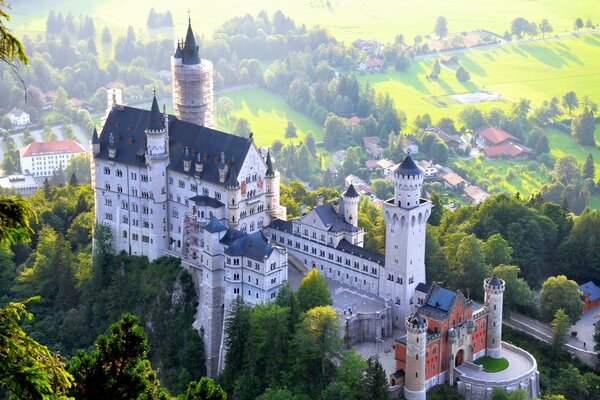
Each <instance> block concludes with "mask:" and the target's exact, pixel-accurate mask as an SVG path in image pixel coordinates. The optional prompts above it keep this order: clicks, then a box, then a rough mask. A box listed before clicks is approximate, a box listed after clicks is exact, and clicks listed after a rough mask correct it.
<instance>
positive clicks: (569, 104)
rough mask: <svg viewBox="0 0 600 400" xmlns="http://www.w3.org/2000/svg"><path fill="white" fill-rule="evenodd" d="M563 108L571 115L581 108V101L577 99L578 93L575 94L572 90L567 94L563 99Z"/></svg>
mask: <svg viewBox="0 0 600 400" xmlns="http://www.w3.org/2000/svg"><path fill="white" fill-rule="evenodd" d="M562 106H563V108H565V109H566V110H567V111H568V112H569V113H571V111H573V109H575V108H577V107H579V99H578V98H577V93H575V92H574V91H572V90H571V91H569V92H567V93H565V94H564V95H563V97H562Z"/></svg>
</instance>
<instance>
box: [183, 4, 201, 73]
mask: <svg viewBox="0 0 600 400" xmlns="http://www.w3.org/2000/svg"><path fill="white" fill-rule="evenodd" d="M188 13H189V11H188ZM181 62H182V63H183V64H192V65H193V64H200V54H199V53H198V45H196V37H195V36H194V31H192V18H191V17H190V16H189V14H188V28H187V34H186V35H185V43H184V44H183V60H182V61H181Z"/></svg>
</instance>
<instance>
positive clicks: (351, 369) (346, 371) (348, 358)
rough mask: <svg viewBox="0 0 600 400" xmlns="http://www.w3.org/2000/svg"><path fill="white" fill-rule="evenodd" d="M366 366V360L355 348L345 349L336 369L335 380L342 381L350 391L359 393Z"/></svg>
mask: <svg viewBox="0 0 600 400" xmlns="http://www.w3.org/2000/svg"><path fill="white" fill-rule="evenodd" d="M367 366H368V364H367V361H365V359H364V358H362V356H361V355H360V354H358V352H356V350H348V351H346V352H345V353H344V354H343V357H342V362H341V363H340V365H339V366H338V368H337V371H336V372H337V382H341V383H344V384H345V385H346V386H347V387H348V389H350V391H351V393H359V392H360V390H361V388H362V383H363V375H364V373H365V371H366V369H367Z"/></svg>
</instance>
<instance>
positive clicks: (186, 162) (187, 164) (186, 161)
mask: <svg viewBox="0 0 600 400" xmlns="http://www.w3.org/2000/svg"><path fill="white" fill-rule="evenodd" d="M190 169H192V157H191V156H190V150H189V149H188V147H187V146H185V152H184V154H183V170H184V171H185V172H190Z"/></svg>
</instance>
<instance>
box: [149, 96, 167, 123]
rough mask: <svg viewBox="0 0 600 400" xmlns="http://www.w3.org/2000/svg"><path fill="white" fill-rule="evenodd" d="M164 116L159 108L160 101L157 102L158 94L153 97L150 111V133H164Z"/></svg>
mask: <svg viewBox="0 0 600 400" xmlns="http://www.w3.org/2000/svg"><path fill="white" fill-rule="evenodd" d="M164 127H165V126H164V121H163V115H162V114H161V112H160V108H158V101H156V93H155V94H154V96H153V97H152V108H151V109H150V116H149V117H148V129H147V130H149V131H162V130H163V129H164Z"/></svg>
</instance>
